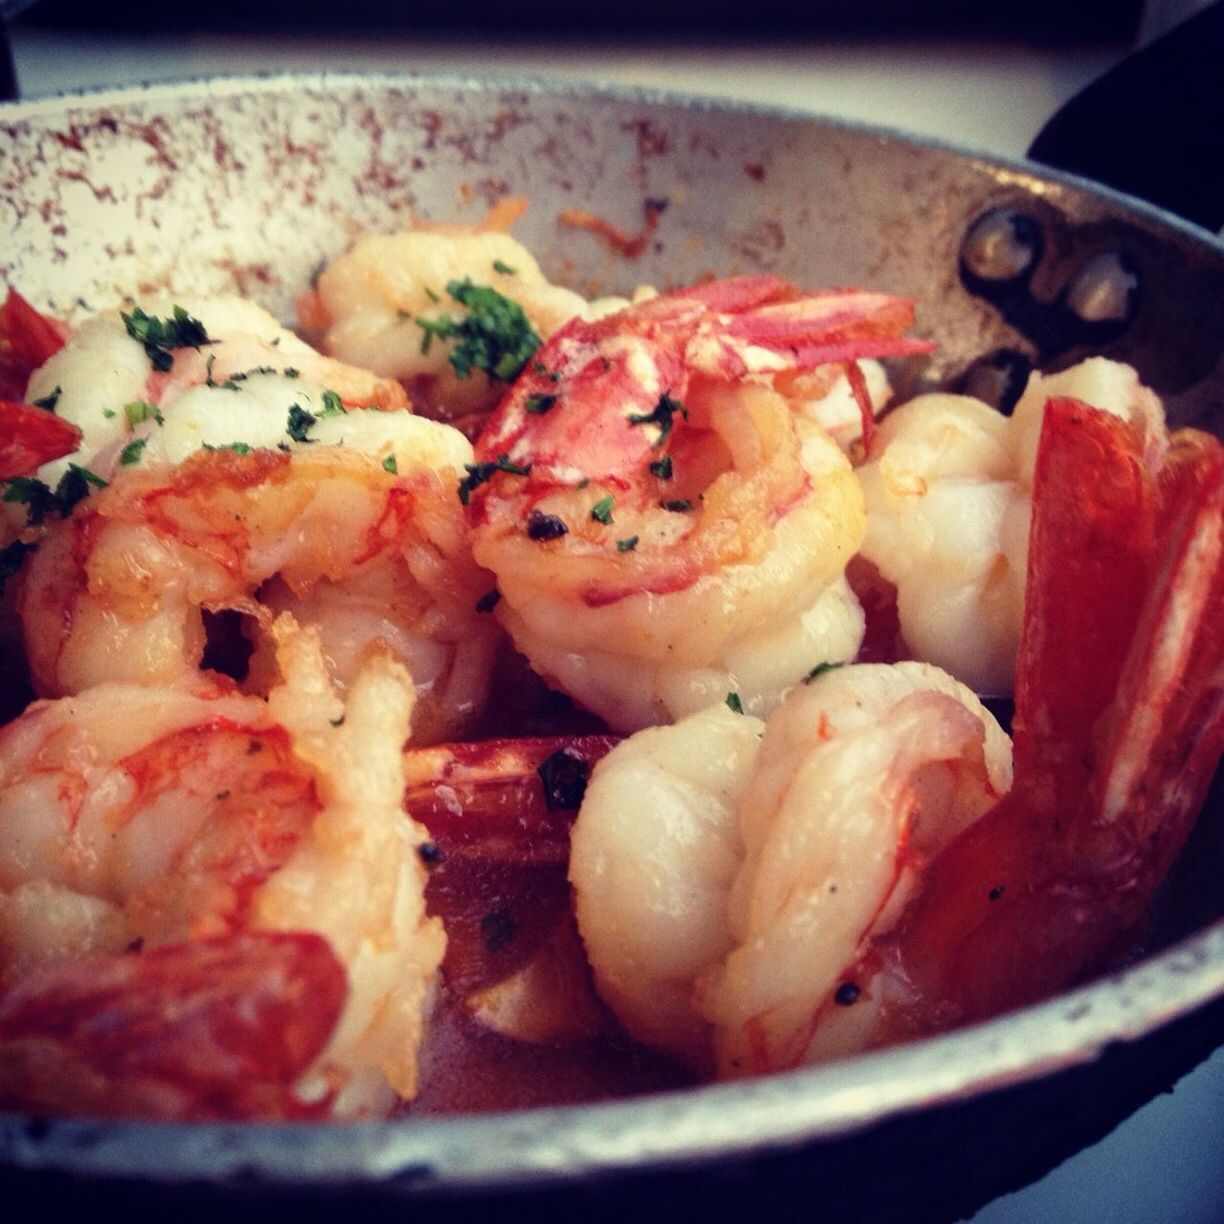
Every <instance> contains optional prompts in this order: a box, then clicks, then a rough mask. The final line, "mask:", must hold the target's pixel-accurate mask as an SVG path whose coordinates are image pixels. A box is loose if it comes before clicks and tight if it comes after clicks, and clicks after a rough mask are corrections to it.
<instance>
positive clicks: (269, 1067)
mask: <svg viewBox="0 0 1224 1224" xmlns="http://www.w3.org/2000/svg"><path fill="white" fill-rule="evenodd" d="M347 990H348V987H347V982H346V977H345V972H344V969H343V967H342V966H341V964H340V962H339V961H338V960H337V959H336V956H335V953H334V952H333V951H332V949H331V947H330V946H329V945H328V943H327V942H326V940H324V939H322V938H321V937H320V936H318V935H314V934H306V933H300V934H298V933H294V934H274V933H263V934H246V935H239V936H233V937H228V938H224V939H216V940H207V941H203V942H199V943H182V944H168V945H165V946H163V947H160V948H156V949H153V950H152V951H149V952H139V953H131V954H128V955H121V956H103V957H96V958H91V959H88V960H83V961H77V962H74V963H71V964H66V965H58V966H53V967H50V968H47V969H42V970H39V971H36V972H34V973H32V974H30V975H29V976H28V977H26V978H25V979H23V980H22V981H20V982H18V983H16V984H15V985H13V986H11V987H10V988H9V989H8V990H6V991H5V992H3V993H2V994H0V1107H4V1108H9V1109H21V1110H26V1111H31V1112H38V1113H55V1114H60V1113H68V1114H85V1115H94V1116H106V1117H160V1118H174V1119H210V1118H211V1119H217V1118H232V1119H242V1118H262V1119H266V1120H280V1119H286V1118H308V1117H317V1116H322V1115H323V1114H325V1113H326V1106H327V1102H326V1101H324V1102H319V1103H315V1102H311V1103H306V1102H304V1101H302V1100H300V1099H299V1098H298V1097H297V1095H296V1094H295V1092H294V1084H295V1082H296V1081H297V1080H298V1078H299V1077H300V1076H301V1075H302V1073H303V1072H304V1071H305V1070H306V1069H307V1068H308V1067H309V1066H310V1064H311V1063H312V1062H313V1061H314V1060H315V1059H316V1058H317V1057H318V1056H319V1054H320V1053H322V1051H323V1049H324V1048H325V1046H326V1045H327V1042H328V1040H329V1039H330V1037H331V1034H332V1032H333V1030H334V1029H335V1026H336V1023H337V1021H338V1020H339V1017H340V1012H341V1009H342V1008H343V1006H344V1001H345V997H346V995H347Z"/></svg>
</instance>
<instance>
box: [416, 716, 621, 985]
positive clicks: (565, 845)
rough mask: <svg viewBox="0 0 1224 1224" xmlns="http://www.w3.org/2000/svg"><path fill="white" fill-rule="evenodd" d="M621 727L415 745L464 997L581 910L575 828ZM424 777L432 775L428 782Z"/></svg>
mask: <svg viewBox="0 0 1224 1224" xmlns="http://www.w3.org/2000/svg"><path fill="white" fill-rule="evenodd" d="M615 743H616V740H615V739H614V738H613V737H611V736H606V735H587V736H557V737H538V738H531V739H517V740H515V739H497V740H487V741H484V742H481V743H470V744H444V745H439V746H437V747H434V748H420V749H413V750H410V751H409V752H407V753H406V754H405V762H406V764H407V773H408V779H409V781H408V787H407V790H406V792H405V797H404V806H405V808H406V809H407V811H408V813H409V815H411V816H412V817H413V818H414V819H416V820H419V821H420V822H421V823H422V824H423V825H424V826H425V828H426V829H427V830H428V831H429V835H430V837H431V838H432V839H433V844H432V845H431V846H430V847H429V848H428V850H427V853H426V854H425V855H423V857H424V858H425V861H426V863H427V865H428V866H429V868H430V875H429V883H428V886H427V888H426V891H425V901H426V905H427V907H428V910H429V912H430V913H431V914H432V915H434V916H435V917H438V918H441V919H442V921H443V923H444V925H445V927H446V941H447V943H446V957H445V959H444V960H443V962H442V975H443V978H444V979H445V981H446V984H447V987H448V989H449V990H450V991H451V993H452V994H453V995H456V996H460V997H462V996H464V995H466V994H469V993H470V992H472V991H474V990H477V989H479V988H481V987H483V986H487V985H490V984H492V983H494V982H498V981H501V980H504V979H505V978H506V977H508V976H509V975H510V974H511V973H513V972H515V971H516V970H518V969H520V968H522V967H523V966H524V965H526V964H527V963H528V962H529V961H530V960H531V959H532V958H533V957H534V956H535V955H536V954H537V953H538V952H539V951H540V949H541V948H542V947H543V945H544V943H545V941H546V940H547V939H548V938H549V937H550V936H551V935H552V934H553V932H554V930H555V929H556V926H557V924H558V923H559V922H561V921H569V919H570V892H569V881H568V879H567V877H566V870H567V867H568V864H569V835H570V826H571V825H572V824H573V821H574V817H575V816H576V815H577V814H578V805H579V804H580V803H581V800H582V795H583V793H584V791H585V788H586V779H587V776H588V775H589V773H590V770H591V768H592V767H593V766H594V764H595V763H596V762H597V761H598V760H599V759H600V758H601V757H602V756H604V755H605V753H607V752H608V751H609V749H610V748H611V747H612V746H613V744H615ZM416 779H421V781H419V782H418V781H416Z"/></svg>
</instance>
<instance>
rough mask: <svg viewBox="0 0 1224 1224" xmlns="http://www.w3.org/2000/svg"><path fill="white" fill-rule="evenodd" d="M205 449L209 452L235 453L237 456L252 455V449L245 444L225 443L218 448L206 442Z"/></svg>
mask: <svg viewBox="0 0 1224 1224" xmlns="http://www.w3.org/2000/svg"><path fill="white" fill-rule="evenodd" d="M204 449H205V450H207V451H233V452H234V454H235V455H249V454H250V453H251V448H250V447H249V446H248V445H247V444H246V443H245V442H225V443H221V444H220V445H217V446H212V445H211V444H209V443H208V442H205V443H204Z"/></svg>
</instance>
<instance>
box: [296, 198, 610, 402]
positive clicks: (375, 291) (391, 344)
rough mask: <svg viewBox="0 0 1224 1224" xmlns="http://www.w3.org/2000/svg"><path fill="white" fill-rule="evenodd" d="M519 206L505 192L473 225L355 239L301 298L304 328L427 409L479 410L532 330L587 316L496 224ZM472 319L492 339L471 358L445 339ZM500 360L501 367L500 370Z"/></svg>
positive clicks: (495, 393) (512, 368) (548, 331)
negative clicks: (506, 198) (401, 386)
mask: <svg viewBox="0 0 1224 1224" xmlns="http://www.w3.org/2000/svg"><path fill="white" fill-rule="evenodd" d="M523 208H525V204H523V203H522V202H513V201H507V202H505V204H504V205H503V207H502V208H500V209H498V210H495V211H494V212H492V213H491V214H490V216H489V217H486V218H485V220H484V221H483V222H481V223H480V224H479V225H475V226H469V225H423V224H418V225H415V226H413V227H411V228H409V229H406V230H403V231H401V232H399V233H396V234H366V235H364V236H362V237H361V238H358V239H357V241H356V242H354V243H353V245H352V246H351V247H350V248H349V249H348V250H347V251H345V252H344V253H343V254H341V255H339V256H337V257H336V258H335V259H334V260H333V261H332V262H331V263H330V264H329V265H328V266H327V267H325V268H324V269H323V271H322V272H321V273H320V274H319V276H318V277H317V279H316V281H315V284H314V287H313V288H312V289H311V291H310V292H309V293H307V294H305V295H303V297H302V298H301V299H300V300H299V302H298V314H299V317H300V320H301V323H302V326H303V328H304V329H305V330H306V332H307V333H308V334H311V335H317V336H319V337H320V343H321V344H322V347H323V349H324V351H325V352H328V353H331V354H332V355H334V356H336V357H338V358H340V359H341V360H343V361H346V362H352V363H353V364H354V365H357V366H361V367H363V368H366V369H369V370H373V371H375V372H376V373H377V374H379V375H381V376H382V377H384V378H388V379H396V380H398V381H400V382H401V383H403V384H404V386H406V387H407V388H408V389H409V391H410V393H411V395H412V399H413V401H414V402H415V403H418V404H420V405H421V406H422V409H423V410H424V411H425V412H426V413H428V414H429V415H431V416H436V417H439V418H441V419H445V420H452V419H457V418H461V417H466V418H469V419H470V418H473V417H478V416H480V415H483V414H486V413H487V412H488V411H489V410H490V409H491V408H493V407H494V405H495V404H496V403H497V401H498V399H499V398H500V397H501V394H502V392H503V391H504V390H505V386H506V382H507V380H508V379H509V378H512V377H513V375H514V374H515V373H517V369H518V366H519V365H521V364H522V360H524V359H525V358H526V357H527V356H530V352H531V350H534V348H536V347H538V345H539V344H540V338H541V337H544V338H547V337H549V336H551V335H552V334H553V333H554V332H555V331H557V330H558V329H559V328H560V327H561V326H563V325H564V324H565V323H567V322H568V321H569V320H570V319H572V318H589V317H592V313H593V307H592V305H591V304H590V303H588V302H587V301H586V300H585V299H584V298H582V297H580V296H579V295H578V294H576V293H574V292H573V291H571V290H569V289H565V288H562V287H561V286H559V285H553V284H550V283H549V282H548V280H547V279H546V278H545V276H544V274H543V273H542V272H541V271H540V267H539V265H538V264H537V263H536V260H535V257H534V256H533V255H532V254H531V253H530V252H529V251H528V250H527V248H526V247H524V246H523V245H522V244H521V243H519V242H517V241H516V240H515V239H514V238H512V237H511V236H510V235H509V234H508V233H506V232H505V226H506V225H507V224H508V223H509V222H511V221H513V220H514V219H516V218H517V216H518V215H519V214H520V213H521V212H522V210H523ZM473 289H475V290H477V292H476V293H475V294H473V293H472V290H473ZM490 304H491V305H492V306H493V311H492V312H490V313H488V314H487V317H486V318H485V319H484V320H482V319H481V317H480V316H481V306H482V305H484V306H489V305H490ZM469 319H470V320H471V321H472V323H473V325H474V326H476V327H479V328H481V329H482V331H483V333H484V337H485V339H486V340H487V341H488V342H489V343H491V344H492V345H494V346H495V353H493V352H485V353H483V354H478V355H477V360H476V362H475V363H474V364H473V363H469V362H467V361H465V360H464V358H463V354H462V352H461V351H460V347H461V345H462V341H461V340H460V341H459V343H458V344H456V343H455V342H453V341H452V339H451V338H450V337H452V336H461V335H462V334H463V332H464V324H465V323H466V322H467V321H468V320H469ZM444 321H445V322H444ZM486 323H487V326H486ZM435 339H436V342H435ZM516 353H517V354H518V356H517V357H516V356H514V354H516ZM503 358H506V359H507V360H508V361H509V362H510V365H509V368H499V363H500V361H501V360H502V359H503Z"/></svg>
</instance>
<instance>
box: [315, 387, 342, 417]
mask: <svg viewBox="0 0 1224 1224" xmlns="http://www.w3.org/2000/svg"><path fill="white" fill-rule="evenodd" d="M347 411H348V409H347V408H345V406H344V401H343V400H342V399H341V398H340V397H339V396H338V395H337V394H336V393H335V392H334V391H324V392H323V407H322V408H321V409H320V410H319V416H320V417H332V416H343V415H344V414H345V413H346V412H347Z"/></svg>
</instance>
